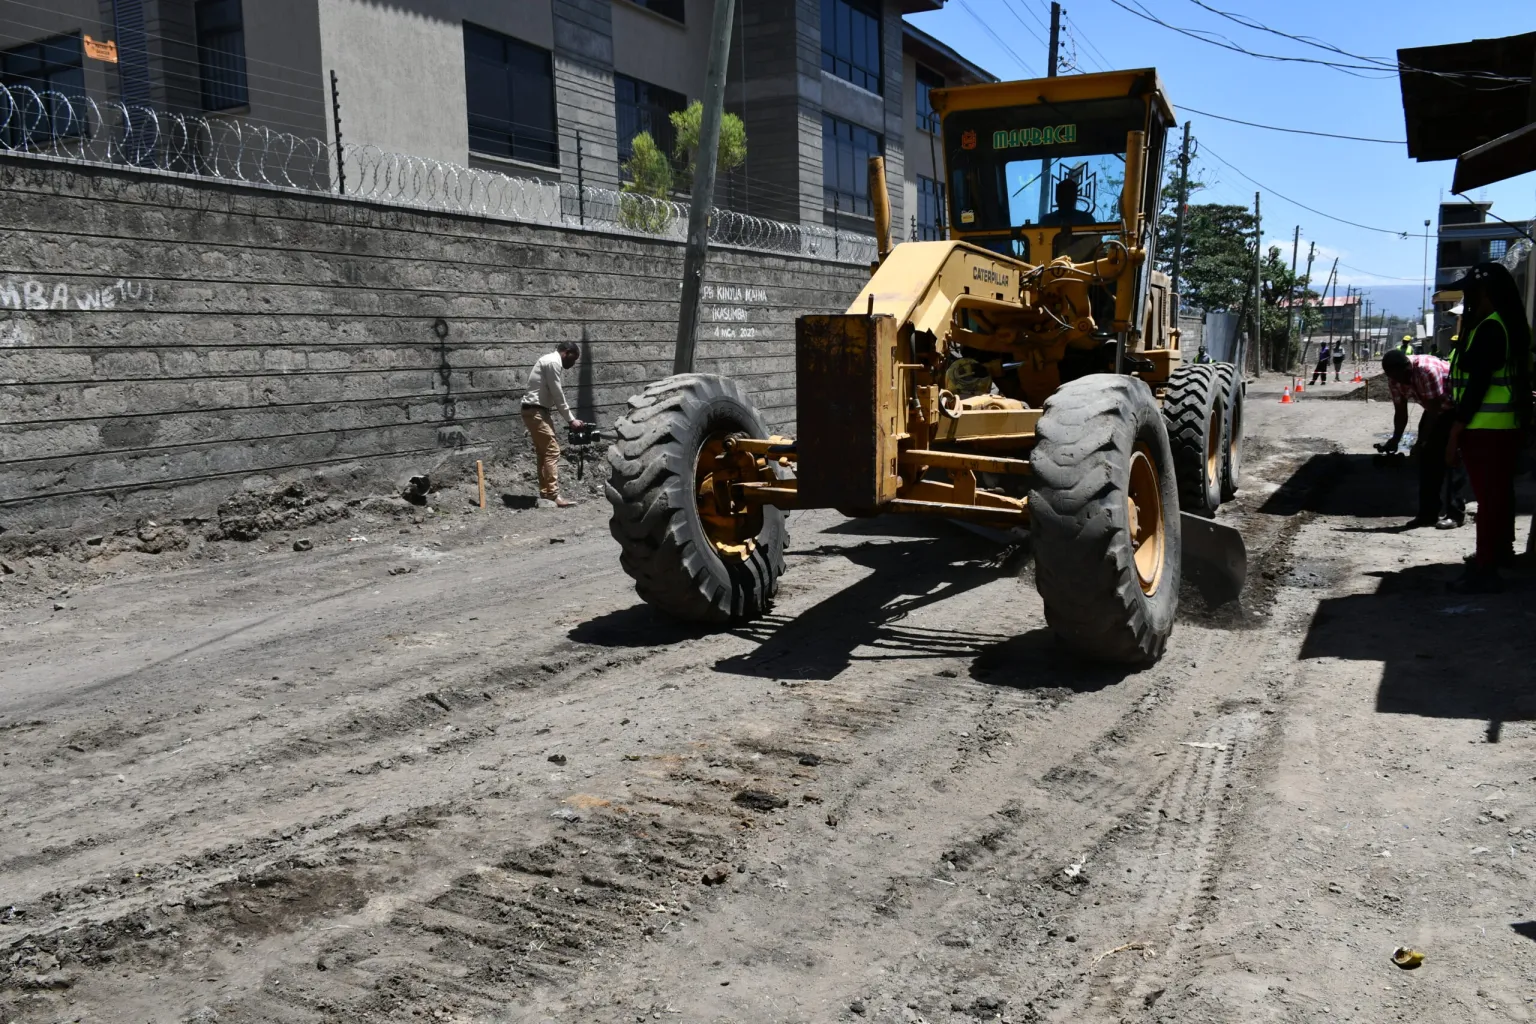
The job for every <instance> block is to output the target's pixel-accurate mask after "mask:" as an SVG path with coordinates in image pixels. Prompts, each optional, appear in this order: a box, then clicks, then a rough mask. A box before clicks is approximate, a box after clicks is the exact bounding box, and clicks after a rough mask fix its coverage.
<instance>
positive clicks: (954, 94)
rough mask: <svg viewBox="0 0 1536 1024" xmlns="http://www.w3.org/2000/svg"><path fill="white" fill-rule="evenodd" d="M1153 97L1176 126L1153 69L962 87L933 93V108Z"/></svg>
mask: <svg viewBox="0 0 1536 1024" xmlns="http://www.w3.org/2000/svg"><path fill="white" fill-rule="evenodd" d="M1148 93H1150V94H1151V95H1152V104H1153V106H1154V107H1155V108H1156V110H1157V112H1158V113H1159V114H1161V115H1162V118H1163V123H1164V124H1169V125H1171V124H1173V123H1175V118H1174V112H1173V106H1172V104H1170V103H1169V102H1168V96H1167V94H1166V93H1164V92H1163V84H1162V82H1161V81H1159V80H1158V77H1157V69H1156V68H1140V69H1138V70H1134V71H1101V72H1098V73H1096V74H1091V75H1060V76H1058V77H1056V78H1026V79H1021V80H1019V81H1014V82H996V83H988V84H986V85H962V86H956V87H954V88H950V89H935V90H933V93H932V94H931V95H932V98H933V108H934V109H935V110H936V111H938V112H939V113H940V114H947V113H951V112H953V111H957V110H991V109H994V108H1003V107H1023V106H1032V105H1034V104H1038V103H1070V102H1073V101H1076V100H1099V99H1113V98H1116V97H1120V96H1137V97H1140V96H1145V95H1147V94H1148Z"/></svg>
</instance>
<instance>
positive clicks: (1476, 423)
mask: <svg viewBox="0 0 1536 1024" xmlns="http://www.w3.org/2000/svg"><path fill="white" fill-rule="evenodd" d="M1489 322H1493V323H1497V324H1498V325H1499V329H1500V330H1502V331H1503V332H1504V359H1503V361H1502V362H1501V363H1500V365H1499V368H1498V369H1496V370H1494V371H1493V377H1492V379H1490V380H1489V382H1488V392H1487V393H1486V394H1485V395H1483V404H1482V405H1480V406H1478V407H1477V412H1475V413H1473V414H1472V419H1471V421H1470V422H1469V423H1468V424H1467V429H1468V430H1518V429H1519V427H1520V420H1519V418H1518V417H1517V416H1516V415H1515V402H1514V398H1515V393H1514V391H1512V390H1511V389H1510V384H1511V383H1512V380H1511V377H1510V372H1509V371H1510V365H1509V329H1508V328H1506V327H1505V326H1504V321H1503V319H1502V318H1500V316H1499V314H1497V313H1493V314H1490V315H1489V317H1488V319H1486V320H1484V321H1483V322H1482V323H1480V324H1478V325H1477V326H1476V327H1474V328H1473V329H1472V333H1471V335H1470V336H1469V337H1468V338H1467V348H1471V347H1472V346H1473V345H1474V344H1476V342H1477V333H1478V331H1481V330H1482V329H1483V325H1484V324H1487V323H1489ZM1461 351H1462V350H1461V348H1460V346H1458V347H1456V348H1453V349H1452V350H1451V401H1452V402H1454V403H1456V404H1457V405H1460V404H1461V397H1462V395H1464V394H1465V393H1466V390H1467V380H1468V377H1467V375H1466V374H1465V373H1464V372H1462V370H1461V368H1460V367H1459V366H1458V363H1459V362H1460V356H1461Z"/></svg>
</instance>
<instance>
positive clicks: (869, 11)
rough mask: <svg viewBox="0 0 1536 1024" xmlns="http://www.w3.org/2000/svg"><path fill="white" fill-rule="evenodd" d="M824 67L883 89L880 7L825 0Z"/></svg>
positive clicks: (874, 89) (862, 84)
mask: <svg viewBox="0 0 1536 1024" xmlns="http://www.w3.org/2000/svg"><path fill="white" fill-rule="evenodd" d="M821 67H822V70H824V71H830V72H832V73H833V74H834V75H836V76H837V77H838V78H846V79H847V80H848V81H850V82H852V83H853V84H854V85H857V86H859V87H860V88H862V89H868V90H869V91H870V92H879V91H880V8H879V7H878V6H865V5H864V4H862V3H857V2H851V0H821Z"/></svg>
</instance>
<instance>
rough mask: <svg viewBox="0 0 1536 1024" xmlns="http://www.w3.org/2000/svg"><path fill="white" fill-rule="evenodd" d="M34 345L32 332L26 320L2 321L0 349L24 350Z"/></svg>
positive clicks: (0, 322)
mask: <svg viewBox="0 0 1536 1024" xmlns="http://www.w3.org/2000/svg"><path fill="white" fill-rule="evenodd" d="M30 344H32V331H31V330H30V329H29V328H28V326H27V322H26V321H25V320H0V348H23V347H25V346H27V345H30Z"/></svg>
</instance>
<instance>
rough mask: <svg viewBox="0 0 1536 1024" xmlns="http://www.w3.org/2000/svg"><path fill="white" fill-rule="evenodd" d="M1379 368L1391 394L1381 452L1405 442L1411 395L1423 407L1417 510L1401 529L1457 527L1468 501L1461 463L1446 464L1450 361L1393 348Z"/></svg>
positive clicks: (1420, 431)
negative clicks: (1389, 424)
mask: <svg viewBox="0 0 1536 1024" xmlns="http://www.w3.org/2000/svg"><path fill="white" fill-rule="evenodd" d="M1381 369H1382V372H1383V373H1385V374H1386V375H1387V386H1388V390H1389V392H1390V394H1391V396H1392V438H1391V440H1389V441H1387V443H1386V444H1384V445H1381V446H1380V447H1381V450H1382V451H1384V452H1387V453H1391V452H1395V451H1397V448H1398V445H1399V444H1401V443H1402V440H1403V431H1404V430H1405V429H1407V426H1408V400H1409V399H1410V398H1411V399H1413V400H1414V401H1415V402H1417V403H1418V404H1419V407H1420V408H1422V409H1423V410H1424V413H1423V415H1422V416H1420V417H1419V446H1418V448H1419V452H1418V458H1419V513H1418V515H1417V516H1415V517H1414V518H1413V519H1411V520H1409V521H1408V523H1407V524H1406V525H1404V526H1403V529H1405V530H1413V529H1417V528H1419V527H1421V526H1435V527H1439V528H1440V529H1442V530H1451V529H1455V528H1456V527H1458V526H1460V525H1461V524H1462V523H1463V522H1464V521H1465V520H1466V514H1467V506H1466V501H1465V500H1464V499H1463V498H1462V485H1463V484H1464V483H1465V482H1466V481H1465V478H1464V476H1463V474H1462V472H1461V467H1460V466H1447V465H1446V464H1445V445H1446V441H1447V440H1448V439H1449V438H1450V436H1451V415H1450V413H1451V381H1450V378H1451V366H1450V364H1449V363H1447V362H1446V361H1445V360H1444V359H1436V358H1435V357H1434V356H1405V355H1403V353H1402V350H1401V349H1395V348H1394V349H1392V350H1391V351H1389V352H1388V353H1387V354H1386V355H1384V356H1382V357H1381Z"/></svg>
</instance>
